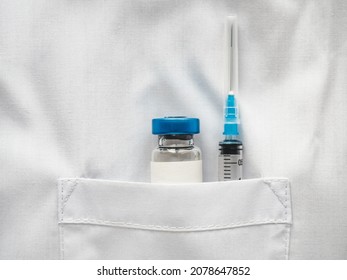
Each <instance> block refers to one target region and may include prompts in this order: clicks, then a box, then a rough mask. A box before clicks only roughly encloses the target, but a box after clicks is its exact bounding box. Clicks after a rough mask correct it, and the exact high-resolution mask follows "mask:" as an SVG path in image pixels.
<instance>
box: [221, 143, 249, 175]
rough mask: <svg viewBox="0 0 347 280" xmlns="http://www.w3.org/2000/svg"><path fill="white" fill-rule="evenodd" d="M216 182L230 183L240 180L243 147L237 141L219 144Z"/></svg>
mask: <svg viewBox="0 0 347 280" xmlns="http://www.w3.org/2000/svg"><path fill="white" fill-rule="evenodd" d="M219 146H220V149H219V150H220V154H219V157H218V180H219V181H231V180H241V179H242V165H243V147H242V142H240V141H238V140H233V141H228V140H226V141H223V142H220V143H219Z"/></svg>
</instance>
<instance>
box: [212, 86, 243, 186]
mask: <svg viewBox="0 0 347 280" xmlns="http://www.w3.org/2000/svg"><path fill="white" fill-rule="evenodd" d="M224 117H225V118H224V120H225V121H224V132H223V134H224V135H225V139H224V141H222V142H219V146H220V148H219V150H220V154H219V158H218V180H219V181H229V180H241V179H242V164H243V158H242V149H243V147H242V142H241V140H240V139H239V130H238V126H239V123H240V120H239V117H238V107H237V103H236V99H235V95H234V94H233V92H230V93H229V94H228V97H227V101H226V106H225V116H224Z"/></svg>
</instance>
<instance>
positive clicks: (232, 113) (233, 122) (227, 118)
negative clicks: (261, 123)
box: [223, 92, 240, 135]
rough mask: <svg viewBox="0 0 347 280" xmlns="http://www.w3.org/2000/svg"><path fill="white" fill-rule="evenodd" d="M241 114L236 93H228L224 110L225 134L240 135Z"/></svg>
mask: <svg viewBox="0 0 347 280" xmlns="http://www.w3.org/2000/svg"><path fill="white" fill-rule="evenodd" d="M239 123H240V119H239V114H238V107H237V102H236V98H235V95H234V94H233V92H230V93H229V94H228V97H227V100H226V104H225V111H224V132H223V134H224V135H239V128H238V127H239Z"/></svg>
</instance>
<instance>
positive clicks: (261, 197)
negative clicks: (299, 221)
mask: <svg viewBox="0 0 347 280" xmlns="http://www.w3.org/2000/svg"><path fill="white" fill-rule="evenodd" d="M58 186H59V198H60V199H59V210H58V211H59V221H60V222H59V226H60V238H61V240H60V242H61V257H62V259H287V258H288V253H289V236H290V227H291V220H292V219H291V217H292V215H291V203H290V191H289V182H288V180H287V179H282V178H269V179H264V178H262V179H251V180H242V181H231V182H211V183H194V184H177V185H173V184H150V183H133V182H119V181H107V180H95V179H60V180H59V184H58Z"/></svg>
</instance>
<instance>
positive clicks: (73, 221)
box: [61, 218, 288, 232]
mask: <svg viewBox="0 0 347 280" xmlns="http://www.w3.org/2000/svg"><path fill="white" fill-rule="evenodd" d="M287 223H288V222H287V221H286V220H259V221H245V222H237V223H230V224H222V225H207V226H191V227H172V226H160V225H143V224H136V223H126V222H115V221H106V220H96V219H88V218H85V219H83V218H81V219H65V220H64V221H62V222H61V224H89V225H99V226H113V227H123V228H133V229H144V230H157V231H174V232H180V231H182V232H187V231H209V230H222V229H230V228H238V227H246V226H257V225H269V224H287Z"/></svg>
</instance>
